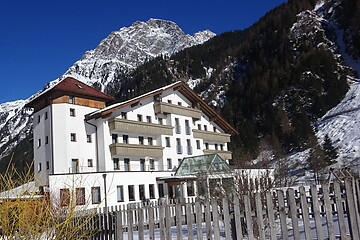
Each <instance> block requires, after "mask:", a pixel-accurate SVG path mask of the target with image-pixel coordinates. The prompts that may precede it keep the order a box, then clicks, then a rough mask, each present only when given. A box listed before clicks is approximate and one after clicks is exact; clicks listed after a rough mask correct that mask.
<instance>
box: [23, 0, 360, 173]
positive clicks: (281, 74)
mask: <svg viewBox="0 0 360 240" xmlns="http://www.w3.org/2000/svg"><path fill="white" fill-rule="evenodd" d="M359 15H360V1H359V0H356V1H354V0H319V1H316V0H289V1H288V2H286V3H284V4H281V5H280V6H278V7H276V8H275V9H273V10H271V11H270V12H268V13H267V14H266V15H265V16H264V17H262V18H261V19H260V20H259V21H258V22H256V23H255V24H254V25H253V26H251V27H249V28H247V29H245V30H242V31H233V32H225V33H223V34H220V35H217V36H214V37H212V34H211V33H209V32H207V31H205V32H201V33H199V34H195V35H194V36H192V37H191V36H188V35H183V34H181V31H178V28H172V27H171V28H167V27H165V25H166V26H175V25H174V24H173V23H171V22H166V21H165V22H164V21H162V20H154V19H150V20H149V21H147V22H146V23H141V22H137V23H134V24H133V25H132V26H131V27H129V28H123V29H120V30H119V31H118V32H114V33H112V34H110V35H109V37H108V38H106V39H105V40H103V41H102V42H101V43H100V45H99V46H98V47H97V48H96V49H95V50H92V51H89V52H87V53H85V55H84V56H83V58H82V59H81V60H79V61H78V62H77V63H75V64H74V66H73V67H71V68H70V69H69V70H68V72H67V73H66V74H65V75H72V76H74V77H76V78H79V79H80V80H82V81H85V82H87V83H91V84H93V85H94V86H95V87H97V88H99V89H102V90H103V91H105V92H107V93H110V94H112V95H114V96H116V97H117V100H118V101H122V100H124V99H127V98H129V97H132V96H135V95H139V94H142V93H144V92H147V91H150V90H153V89H155V88H158V87H160V86H163V85H166V84H169V83H171V82H173V81H177V80H182V81H186V82H187V83H188V85H189V86H190V87H191V88H193V89H194V90H195V91H196V92H197V93H198V94H200V95H201V97H202V98H203V99H205V101H206V102H208V103H209V104H210V105H212V106H213V107H214V108H215V109H216V110H217V111H218V112H219V113H220V114H221V115H222V116H224V117H225V118H226V119H227V120H228V121H229V122H230V123H231V124H232V125H233V126H234V127H235V128H236V129H237V130H238V131H239V133H240V134H239V135H238V136H234V137H233V139H232V146H231V147H232V150H233V152H234V155H233V159H234V161H235V164H237V165H239V166H242V165H246V164H248V163H249V162H250V160H252V159H254V158H256V157H258V156H262V155H263V153H266V152H269V153H270V154H269V156H268V157H265V158H264V160H265V161H262V162H261V163H260V162H259V163H258V164H262V166H269V165H272V166H276V167H278V171H277V172H278V174H279V175H281V174H283V175H282V177H283V178H287V177H288V175H289V173H291V174H292V173H295V172H299V169H300V170H301V169H306V168H308V164H307V163H306V161H305V160H306V158H307V157H308V156H309V152H310V150H311V149H314V148H315V147H316V146H315V145H319V144H321V141H322V139H323V138H324V136H325V135H326V134H329V136H330V138H331V140H332V143H333V144H334V145H336V146H338V147H340V148H341V154H340V158H341V159H345V161H343V162H344V164H351V163H352V162H356V159H357V156H358V155H359V154H360V152H359V151H360V150H359V145H360V144H358V139H357V136H359V133H358V130H357V129H359V127H358V125H357V124H358V121H357V120H356V117H357V112H358V104H357V102H358V101H357V99H358V98H357V96H358V95H359V94H358V93H359V92H358V89H360V88H359V87H358V82H359V80H358V71H359V67H358V66H359V65H358V59H359V56H360V45H359V42H360V41H359V40H360V31H359V29H360V22H359V21H358V19H359ZM160 23H162V24H163V25H164V27H163V28H161V30H154V29H157V27H156V26H158V24H160ZM165 23H166V24H165ZM149 26H151V27H149ZM131 29H136V30H131ZM148 29H151V31H150V30H148ZM166 29H171V31H170V30H166ZM152 30H154V31H155V32H157V34H154V33H153V32H152ZM119 32H121V33H119ZM175 32H176V34H175ZM165 33H166V34H165ZM167 34H170V35H172V36H176V37H174V38H176V39H183V40H181V41H180V43H179V44H171V46H172V47H171V48H168V47H161V46H163V43H164V42H171V41H169V40H167V39H168V38H166V37H164V35H166V36H167ZM179 34H180V35H179ZM154 35H157V36H160V35H161V36H162V37H161V40H158V41H156V40H154V39H153V37H154ZM198 35H199V36H205V38H202V37H197V36H198ZM124 36H127V37H124ZM181 36H182V37H181ZM132 38H136V39H137V40H136V41H132V40H131V39H132ZM194 38H195V39H198V38H200V39H203V40H204V41H203V40H201V41H200V42H203V43H202V44H198V45H196V44H193V45H192V46H191V47H187V48H184V49H182V50H181V49H179V48H177V47H176V46H185V45H186V44H185V43H183V42H191V40H189V39H194ZM149 39H150V40H149ZM184 39H185V40H184ZM207 39H209V40H208V41H205V40H207ZM155 43H156V44H155ZM171 43H172V42H171ZM153 44H155V45H156V46H157V47H153ZM190 45H191V44H190ZM190 45H186V46H190ZM129 47H130V48H131V49H132V51H130V52H129V51H128V48H129ZM159 47H160V48H161V49H163V52H162V53H161V54H158V53H159V51H158V48H159ZM117 53H121V54H119V55H117ZM139 54H140V55H141V56H143V57H139V56H140V55H139ZM131 56H135V57H134V58H132V57H131ZM129 59H132V60H129ZM134 59H137V60H139V61H137V60H134ZM49 85H51V84H49ZM351 114H353V115H351ZM346 119H351V121H347V120H346ZM316 137H317V138H316ZM314 139H315V140H314ZM19 145H21V144H19ZM19 145H17V146H19ZM258 159H259V158H258ZM283 160H285V161H283Z"/></svg>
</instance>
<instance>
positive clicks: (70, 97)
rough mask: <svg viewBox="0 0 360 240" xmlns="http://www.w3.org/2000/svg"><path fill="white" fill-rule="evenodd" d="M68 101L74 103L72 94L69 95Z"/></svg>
mask: <svg viewBox="0 0 360 240" xmlns="http://www.w3.org/2000/svg"><path fill="white" fill-rule="evenodd" d="M69 103H70V104H75V97H74V96H69Z"/></svg>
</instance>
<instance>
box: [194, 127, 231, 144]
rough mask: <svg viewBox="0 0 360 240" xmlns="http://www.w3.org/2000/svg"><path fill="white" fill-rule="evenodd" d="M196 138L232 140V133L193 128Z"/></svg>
mask: <svg viewBox="0 0 360 240" xmlns="http://www.w3.org/2000/svg"><path fill="white" fill-rule="evenodd" d="M193 133H194V138H200V139H204V140H207V141H213V142H224V143H225V142H230V134H227V133H219V132H210V131H204V130H198V129H193Z"/></svg>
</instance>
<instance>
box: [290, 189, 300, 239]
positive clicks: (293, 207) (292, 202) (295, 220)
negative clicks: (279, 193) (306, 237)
mask: <svg viewBox="0 0 360 240" xmlns="http://www.w3.org/2000/svg"><path fill="white" fill-rule="evenodd" d="M287 200H288V203H289V207H290V209H289V213H290V217H291V222H292V227H293V234H294V239H295V240H300V230H299V220H298V217H297V207H296V202H295V191H294V189H293V188H288V190H287Z"/></svg>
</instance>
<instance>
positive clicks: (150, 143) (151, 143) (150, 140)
mask: <svg viewBox="0 0 360 240" xmlns="http://www.w3.org/2000/svg"><path fill="white" fill-rule="evenodd" d="M148 145H153V138H152V137H148Z"/></svg>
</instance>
